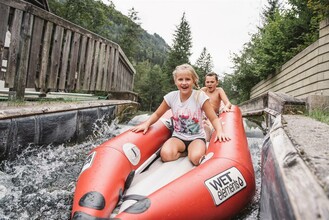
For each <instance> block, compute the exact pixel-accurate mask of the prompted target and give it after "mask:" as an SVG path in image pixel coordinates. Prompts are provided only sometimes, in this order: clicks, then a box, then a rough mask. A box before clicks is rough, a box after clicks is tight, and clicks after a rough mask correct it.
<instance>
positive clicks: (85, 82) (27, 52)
mask: <svg viewBox="0 0 329 220" xmlns="http://www.w3.org/2000/svg"><path fill="white" fill-rule="evenodd" d="M0 15H1V18H0V64H1V65H0V67H1V72H0V80H4V81H5V87H6V88H9V91H10V94H11V95H12V97H13V98H14V99H23V98H24V93H25V89H26V88H35V89H36V91H40V92H41V93H43V94H46V93H47V92H48V91H68V92H77V91H78V92H80V91H81V92H91V93H92V92H94V91H105V92H111V91H113V92H132V90H133V81H134V74H135V70H134V68H133V67H132V65H131V63H130V62H129V60H128V59H127V57H126V56H125V54H124V53H123V51H122V50H121V48H120V46H119V45H118V44H116V43H114V42H112V41H110V40H107V39H105V38H103V37H101V36H99V35H97V34H95V33H92V32H90V31H88V30H86V29H84V28H81V27H79V26H77V25H75V24H73V23H71V22H69V21H67V20H64V19H62V18H60V17H58V16H56V15H54V14H52V13H49V12H47V11H45V10H42V9H40V8H38V7H35V6H33V5H31V4H29V3H27V2H24V1H19V0H10V1H9V0H0Z"/></svg>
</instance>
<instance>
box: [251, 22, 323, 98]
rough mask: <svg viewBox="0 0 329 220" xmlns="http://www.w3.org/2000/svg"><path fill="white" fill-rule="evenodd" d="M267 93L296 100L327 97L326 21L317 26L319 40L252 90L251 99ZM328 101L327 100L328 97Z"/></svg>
mask: <svg viewBox="0 0 329 220" xmlns="http://www.w3.org/2000/svg"><path fill="white" fill-rule="evenodd" d="M268 91H272V92H280V93H286V94H288V95H291V96H293V97H296V98H301V99H304V98H307V97H308V96H311V95H320V96H329V18H327V19H326V20H324V21H322V22H321V23H320V32H319V40H317V41H316V42H314V43H313V44H311V45H310V46H309V47H307V48H306V49H305V50H303V51H302V52H300V53H299V54H297V55H296V56H295V57H294V58H292V59H291V60H289V61H288V62H287V63H285V64H284V65H283V66H282V67H281V71H280V73H278V74H275V75H270V76H269V77H268V78H267V79H265V80H263V81H261V82H259V83H258V84H257V85H256V86H254V87H253V88H252V90H251V97H250V98H251V99H253V98H255V97H258V96H261V95H263V94H264V93H267V92H268ZM328 98H329V97H328Z"/></svg>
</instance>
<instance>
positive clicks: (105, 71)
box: [101, 45, 111, 91]
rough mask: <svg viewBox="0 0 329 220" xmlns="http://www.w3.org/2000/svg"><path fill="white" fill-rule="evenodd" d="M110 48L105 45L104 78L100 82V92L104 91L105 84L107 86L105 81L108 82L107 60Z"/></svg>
mask: <svg viewBox="0 0 329 220" xmlns="http://www.w3.org/2000/svg"><path fill="white" fill-rule="evenodd" d="M110 50H111V47H110V45H106V50H105V58H104V62H105V63H104V75H103V76H104V77H103V80H102V87H101V90H102V91H106V84H107V80H108V75H109V74H108V71H109V69H108V67H109V59H110V53H111V51H110Z"/></svg>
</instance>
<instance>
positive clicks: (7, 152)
mask: <svg viewBox="0 0 329 220" xmlns="http://www.w3.org/2000/svg"><path fill="white" fill-rule="evenodd" d="M137 107H138V104H137V103H136V102H133V101H119V100H117V101H109V100H104V101H94V102H78V103H74V104H73V103H71V104H68V103H65V104H62V105H61V104H57V105H50V106H28V107H21V108H10V107H7V108H0V160H3V159H14V158H15V157H16V155H17V154H18V153H20V152H21V151H22V150H24V149H25V148H26V147H27V146H29V145H31V144H32V145H34V146H36V145H37V146H42V145H49V144H62V143H67V142H73V143H79V142H81V141H84V140H86V138H87V137H88V136H91V135H92V134H93V128H94V124H95V123H96V122H97V121H98V120H102V121H103V122H108V123H110V122H111V121H112V120H113V119H114V118H116V117H120V116H122V115H123V114H125V113H129V112H134V111H136V110H137Z"/></svg>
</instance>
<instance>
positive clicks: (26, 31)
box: [14, 13, 34, 100]
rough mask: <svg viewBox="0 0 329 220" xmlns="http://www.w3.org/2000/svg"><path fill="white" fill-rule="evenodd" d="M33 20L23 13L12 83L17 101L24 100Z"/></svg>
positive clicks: (29, 15)
mask: <svg viewBox="0 0 329 220" xmlns="http://www.w3.org/2000/svg"><path fill="white" fill-rule="evenodd" d="M33 20H34V19H33V15H31V14H30V13H24V16H23V24H22V35H21V42H22V45H21V50H20V60H19V63H18V71H17V77H16V80H15V83H14V91H16V99H17V100H24V94H25V87H26V78H27V70H28V63H29V55H30V45H31V35H32V27H33Z"/></svg>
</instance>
